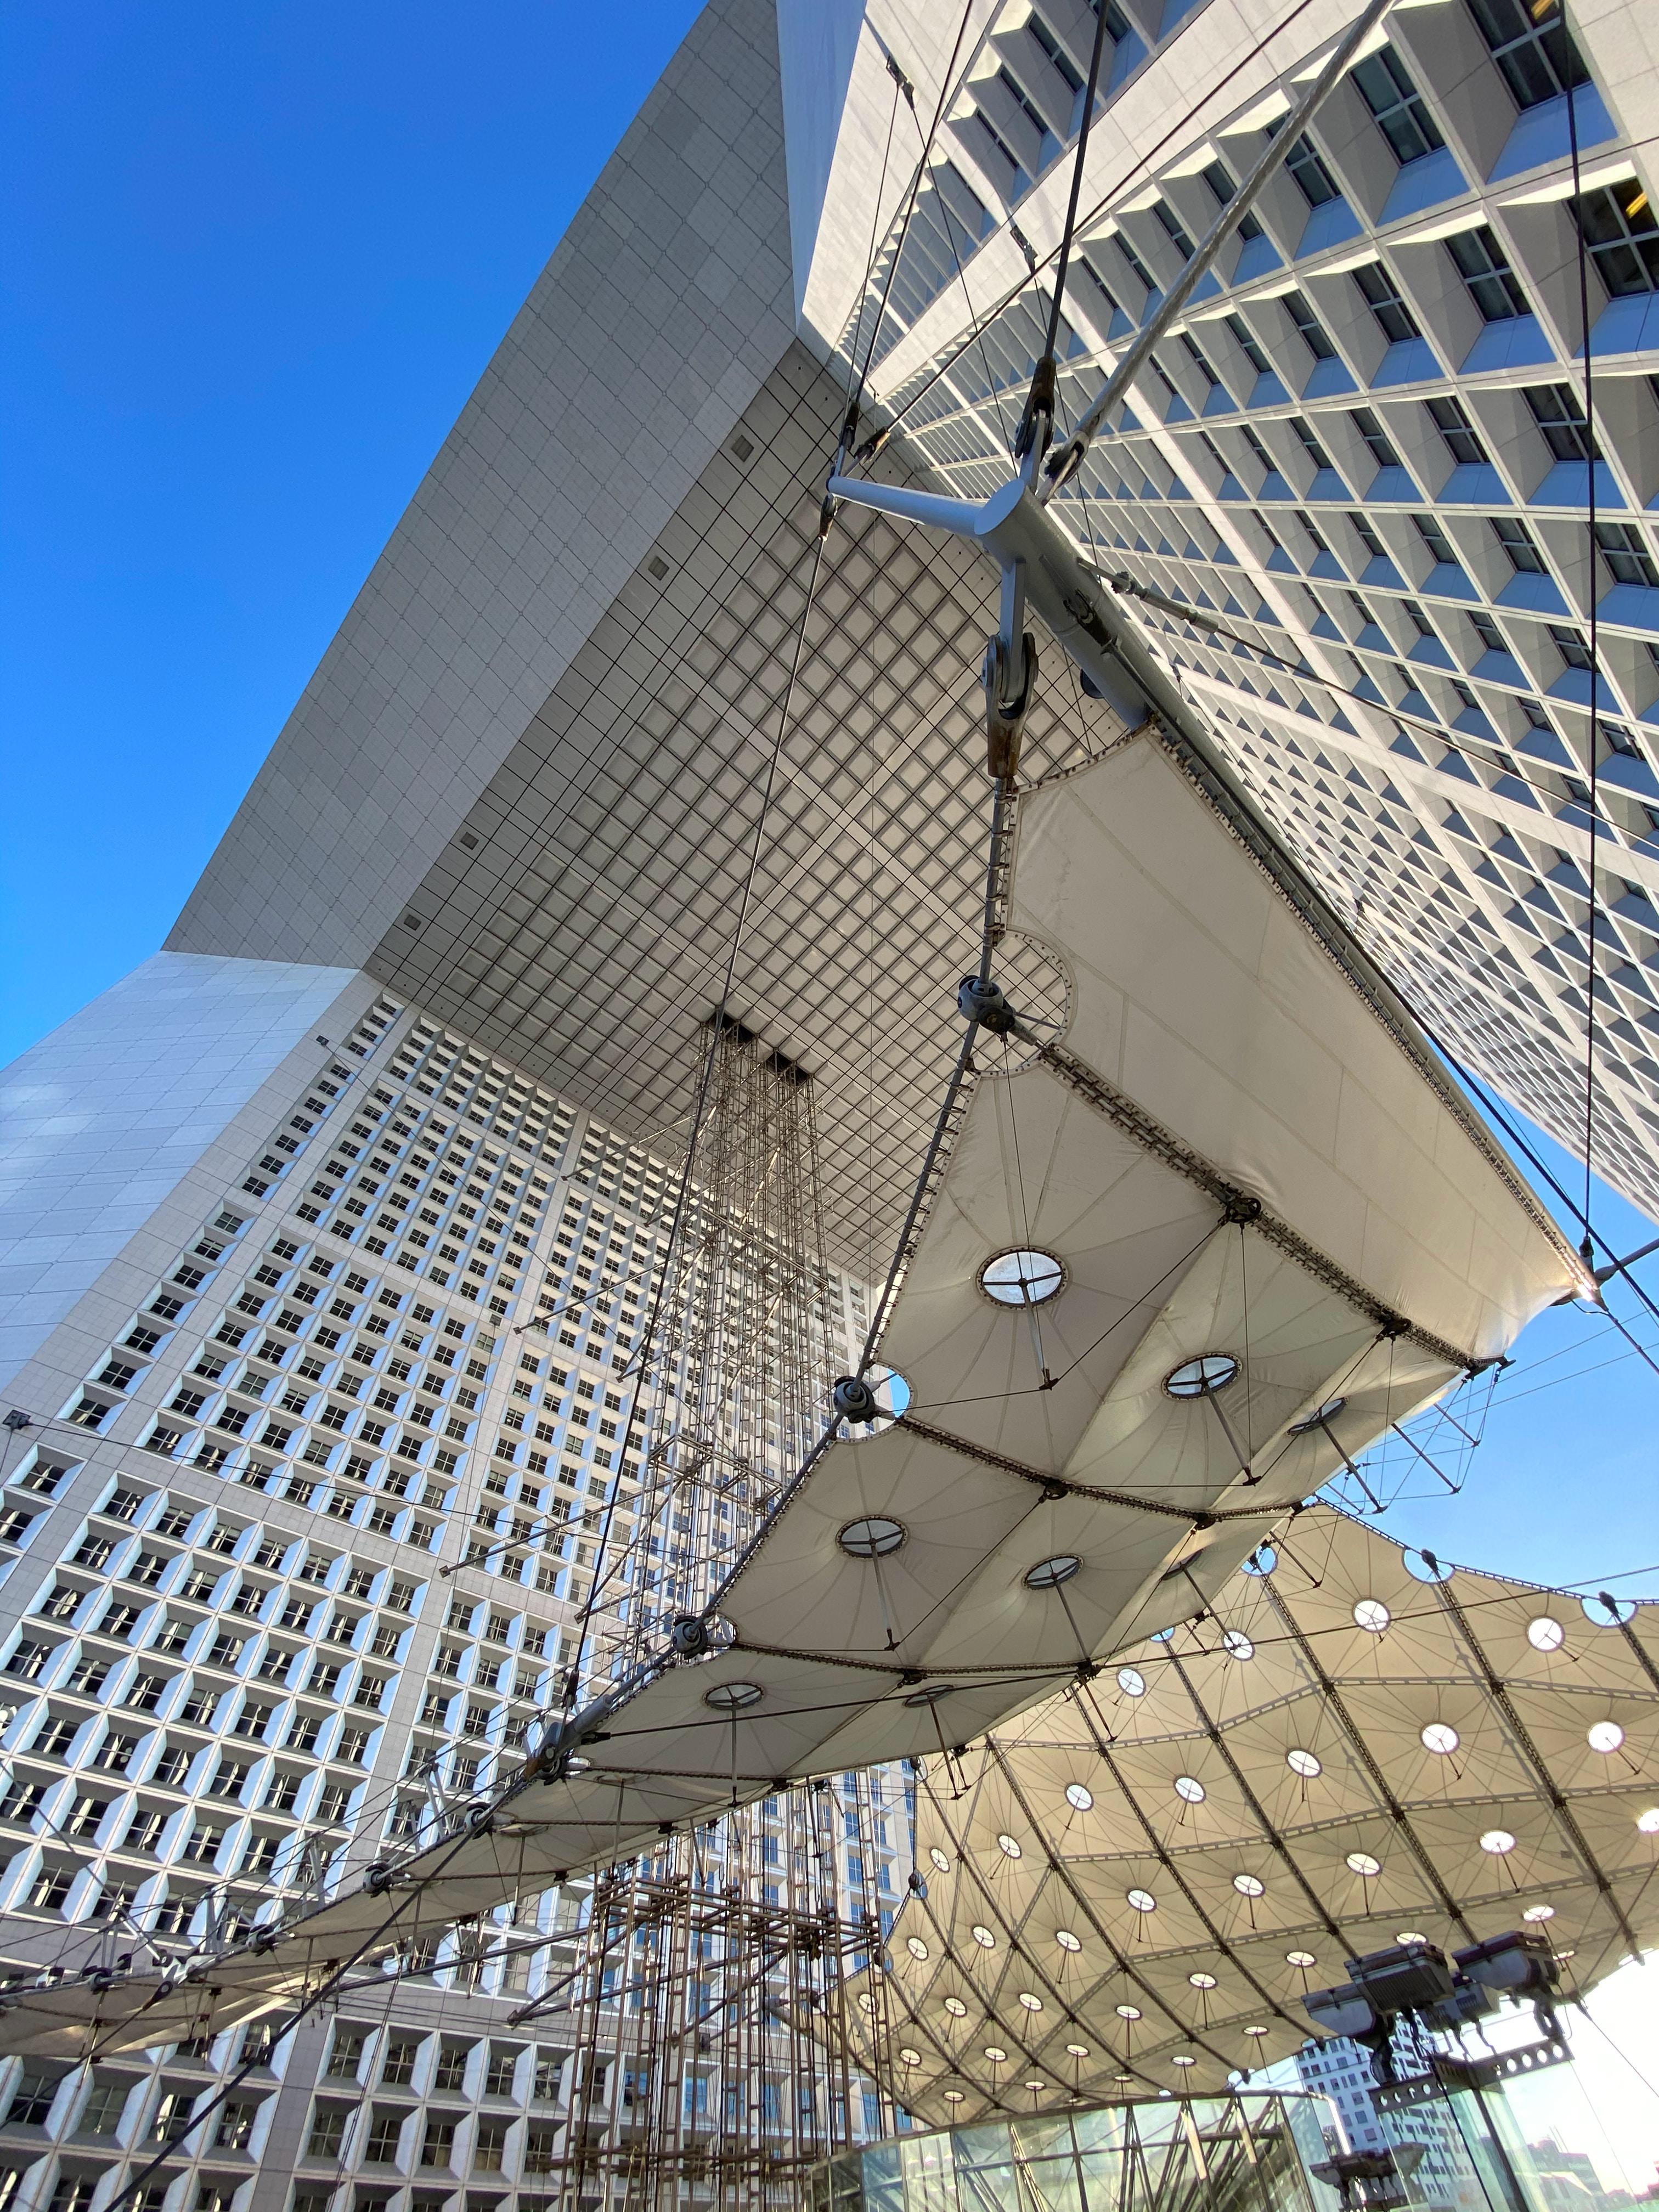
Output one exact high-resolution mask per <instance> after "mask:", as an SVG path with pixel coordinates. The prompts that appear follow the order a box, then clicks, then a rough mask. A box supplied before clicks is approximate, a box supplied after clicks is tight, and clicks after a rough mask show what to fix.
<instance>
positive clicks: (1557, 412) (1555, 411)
mask: <svg viewBox="0 0 1659 2212" xmlns="http://www.w3.org/2000/svg"><path fill="white" fill-rule="evenodd" d="M1525 392H1526V401H1527V404H1528V407H1530V408H1531V410H1532V416H1533V420H1534V422H1536V423H1537V425H1538V427H1539V428H1540V430H1541V432H1542V433H1543V436H1544V443H1545V444H1546V445H1547V447H1549V449H1550V451H1551V453H1553V454H1554V456H1555V458H1556V459H1557V460H1558V461H1599V460H1600V459H1601V447H1599V446H1598V445H1597V444H1596V442H1595V439H1594V438H1593V437H1591V435H1590V431H1589V423H1588V422H1586V421H1585V420H1584V410H1583V407H1582V406H1581V405H1580V404H1579V400H1578V395H1577V392H1574V391H1573V389H1572V387H1571V385H1566V384H1534V385H1528V386H1526V387H1525Z"/></svg>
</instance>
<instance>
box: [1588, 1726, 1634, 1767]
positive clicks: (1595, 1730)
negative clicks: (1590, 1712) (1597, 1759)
mask: <svg viewBox="0 0 1659 2212" xmlns="http://www.w3.org/2000/svg"><path fill="white" fill-rule="evenodd" d="M1584 1741H1586V1743H1588V1744H1589V1747H1590V1749H1591V1750H1592V1751H1599V1752H1600V1753H1601V1754H1602V1756H1603V1757H1604V1758H1605V1757H1606V1756H1607V1753H1609V1752H1611V1751H1617V1750H1618V1748H1619V1747H1620V1744H1621V1743H1623V1741H1625V1731H1624V1730H1623V1729H1621V1728H1620V1725H1619V1723H1618V1722H1617V1721H1595V1722H1593V1723H1591V1725H1590V1729H1589V1734H1588V1735H1586V1737H1585V1739H1584Z"/></svg>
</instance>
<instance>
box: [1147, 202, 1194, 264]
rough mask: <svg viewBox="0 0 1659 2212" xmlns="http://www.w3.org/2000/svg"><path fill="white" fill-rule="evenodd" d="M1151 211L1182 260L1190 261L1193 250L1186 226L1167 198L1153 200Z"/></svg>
mask: <svg viewBox="0 0 1659 2212" xmlns="http://www.w3.org/2000/svg"><path fill="white" fill-rule="evenodd" d="M1152 213H1153V214H1154V215H1155V216H1157V217H1158V222H1159V223H1160V224H1161V225H1162V226H1163V228H1164V235H1165V236H1166V237H1167V238H1168V240H1169V241H1170V245H1171V246H1174V248H1175V250H1176V252H1177V253H1178V254H1179V255H1180V256H1181V258H1182V260H1183V261H1190V260H1191V259H1192V258H1193V253H1194V246H1193V241H1192V240H1191V238H1190V237H1189V235H1188V232H1187V228H1186V226H1185V225H1184V224H1183V223H1182V220H1181V218H1180V216H1178V215H1177V214H1176V211H1175V210H1174V209H1173V208H1172V207H1171V206H1170V204H1169V202H1168V201H1167V200H1154V201H1153V202H1152Z"/></svg>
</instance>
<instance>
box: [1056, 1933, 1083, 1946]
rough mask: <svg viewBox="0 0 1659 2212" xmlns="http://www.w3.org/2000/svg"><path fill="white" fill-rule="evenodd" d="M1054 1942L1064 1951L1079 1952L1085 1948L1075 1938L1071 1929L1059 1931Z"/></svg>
mask: <svg viewBox="0 0 1659 2212" xmlns="http://www.w3.org/2000/svg"><path fill="white" fill-rule="evenodd" d="M1054 1941H1055V1942H1056V1943H1058V1944H1059V1946H1060V1949H1061V1950H1062V1951H1072V1952H1077V1951H1080V1950H1081V1949H1082V1948H1083V1945H1082V1943H1081V1942H1079V1939H1078V1938H1077V1937H1076V1936H1073V1933H1072V1931H1071V1929H1069V1928H1061V1929H1058V1930H1057V1931H1056V1933H1055V1936H1054Z"/></svg>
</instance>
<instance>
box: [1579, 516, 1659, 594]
mask: <svg viewBox="0 0 1659 2212" xmlns="http://www.w3.org/2000/svg"><path fill="white" fill-rule="evenodd" d="M1595 543H1596V544H1597V546H1598V547H1599V548H1600V549H1601V558H1602V559H1603V560H1604V561H1605V562H1607V569H1608V573H1609V574H1611V576H1612V578H1613V582H1614V583H1615V584H1641V585H1644V586H1646V587H1647V589H1648V590H1649V591H1653V590H1655V589H1656V588H1659V568H1656V567H1655V566H1654V561H1653V556H1652V554H1651V553H1650V552H1649V550H1648V547H1647V542H1646V540H1645V539H1644V538H1643V536H1642V533H1641V532H1640V531H1639V530H1638V528H1637V526H1636V525H1635V524H1634V523H1633V522H1598V523H1597V524H1596V526H1595Z"/></svg>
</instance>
